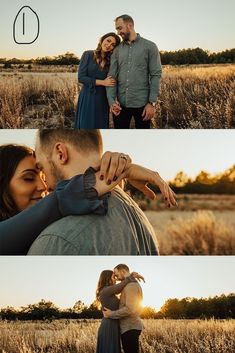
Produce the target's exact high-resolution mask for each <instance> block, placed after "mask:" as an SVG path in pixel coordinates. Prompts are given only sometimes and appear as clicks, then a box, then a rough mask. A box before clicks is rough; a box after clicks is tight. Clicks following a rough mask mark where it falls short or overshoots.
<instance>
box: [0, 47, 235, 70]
mask: <svg viewBox="0 0 235 353" xmlns="http://www.w3.org/2000/svg"><path fill="white" fill-rule="evenodd" d="M160 54H161V60H162V64H163V65H190V64H195V65H196V64H232V63H235V48H233V49H228V50H225V51H222V52H219V53H211V52H209V51H208V50H203V49H201V48H192V49H191V48H188V49H182V50H176V51H161V52H160ZM79 63H80V58H79V57H78V56H76V55H75V54H74V53H70V52H67V53H65V54H62V55H58V56H54V57H49V56H45V57H38V58H36V59H27V60H23V59H17V58H12V59H6V58H0V64H2V65H4V68H11V66H12V65H23V66H24V65H33V64H34V65H65V66H66V65H67V66H68V65H79Z"/></svg>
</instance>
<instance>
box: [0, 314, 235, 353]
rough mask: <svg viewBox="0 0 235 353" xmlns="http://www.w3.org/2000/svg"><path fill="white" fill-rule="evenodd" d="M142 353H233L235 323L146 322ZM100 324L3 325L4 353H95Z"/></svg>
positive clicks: (0, 343) (0, 347)
mask: <svg viewBox="0 0 235 353" xmlns="http://www.w3.org/2000/svg"><path fill="white" fill-rule="evenodd" d="M144 325H145V330H144V331H143V333H142V335H141V353H233V352H234V351H235V339H234V337H235V336H234V333H235V320H223V321H216V320H208V321H206V320H205V321H204V320H203V321H202V320H192V321H189V320H145V321H144ZM98 326H99V321H98V320H97V321H95V320H92V321H88V320H87V321H86V320H83V321H54V322H51V323H45V322H9V323H7V322H0V352H1V353H39V352H40V353H94V352H95V345H96V335H97V329H98Z"/></svg>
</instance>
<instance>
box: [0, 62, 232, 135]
mask: <svg viewBox="0 0 235 353" xmlns="http://www.w3.org/2000/svg"><path fill="white" fill-rule="evenodd" d="M60 71H61V70H60ZM234 77H235V65H222V66H219V65H218V66H211V67H208V66H205V67H201V66H200V67H196V66H189V67H165V68H164V70H163V78H162V83H161V96H160V99H159V103H158V106H157V114H156V118H155V119H153V121H152V126H153V127H154V128H156V127H157V128H159V127H160V128H232V127H235V98H234V89H235V79H234ZM77 96H78V85H77V75H76V73H67V74H66V73H62V72H60V73H55V72H54V69H52V73H22V72H18V73H17V72H14V73H4V72H1V73H0V128H24V127H28V128H38V127H49V128H50V127H57V126H63V125H64V126H66V127H71V126H72V124H73V121H74V114H75V109H76V100H77ZM111 126H112V123H111Z"/></svg>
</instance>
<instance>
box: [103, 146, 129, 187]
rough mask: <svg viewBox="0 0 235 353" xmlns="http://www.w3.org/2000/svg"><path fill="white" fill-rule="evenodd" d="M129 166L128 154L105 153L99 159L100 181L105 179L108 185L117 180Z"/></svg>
mask: <svg viewBox="0 0 235 353" xmlns="http://www.w3.org/2000/svg"><path fill="white" fill-rule="evenodd" d="M130 165H131V158H130V156H129V155H128V154H124V153H118V152H109V151H107V152H105V153H104V154H103V156H102V159H101V165H100V179H101V180H103V179H105V180H106V182H107V184H108V185H110V184H111V183H112V181H116V180H118V178H119V177H121V176H122V174H123V173H124V172H125V171H126V170H127V169H128V168H129V167H130ZM122 178H123V176H122Z"/></svg>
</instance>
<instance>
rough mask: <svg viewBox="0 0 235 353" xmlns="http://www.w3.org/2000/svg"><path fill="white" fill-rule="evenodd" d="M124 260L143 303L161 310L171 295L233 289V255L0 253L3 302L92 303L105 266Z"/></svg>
mask: <svg viewBox="0 0 235 353" xmlns="http://www.w3.org/2000/svg"><path fill="white" fill-rule="evenodd" d="M119 263H125V264H127V265H128V266H129V268H130V270H131V271H137V272H139V273H141V274H142V275H143V276H144V277H145V280H146V283H143V284H141V286H142V289H143V293H144V300H143V303H142V304H143V305H144V306H151V307H153V308H155V309H157V310H158V309H160V307H161V306H162V305H163V304H164V302H165V300H167V299H169V298H179V299H180V298H185V297H196V298H201V297H204V298H207V297H209V296H215V295H221V294H229V293H234V292H235V283H234V281H232V280H231V273H233V272H234V270H235V257H232V256H231V257H230V256H217V257H216V256H205V257H200V256H189V257H186V256H178V257H177V256H161V257H137V256H132V257H130V256H129V257H127V256H126V257H122V256H99V257H96V256H89V257H86V256H81V257H79V256H76V257H75V256H64V257H63V256H56V257H53V256H49V257H47V256H44V257H43V258H42V257H40V256H35V257H0V278H1V295H0V307H6V306H8V305H9V306H14V307H16V308H19V307H20V306H24V305H27V304H33V303H37V302H38V301H40V300H41V299H45V300H50V301H52V302H53V303H54V304H56V305H58V306H59V307H60V308H68V307H72V306H73V305H74V304H75V302H76V301H77V300H82V301H83V302H84V303H85V304H87V305H89V304H91V303H92V302H93V300H94V299H95V290H96V285H97V281H98V277H99V274H100V272H101V271H103V270H105V269H113V268H114V267H115V266H116V265H118V264H119Z"/></svg>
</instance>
